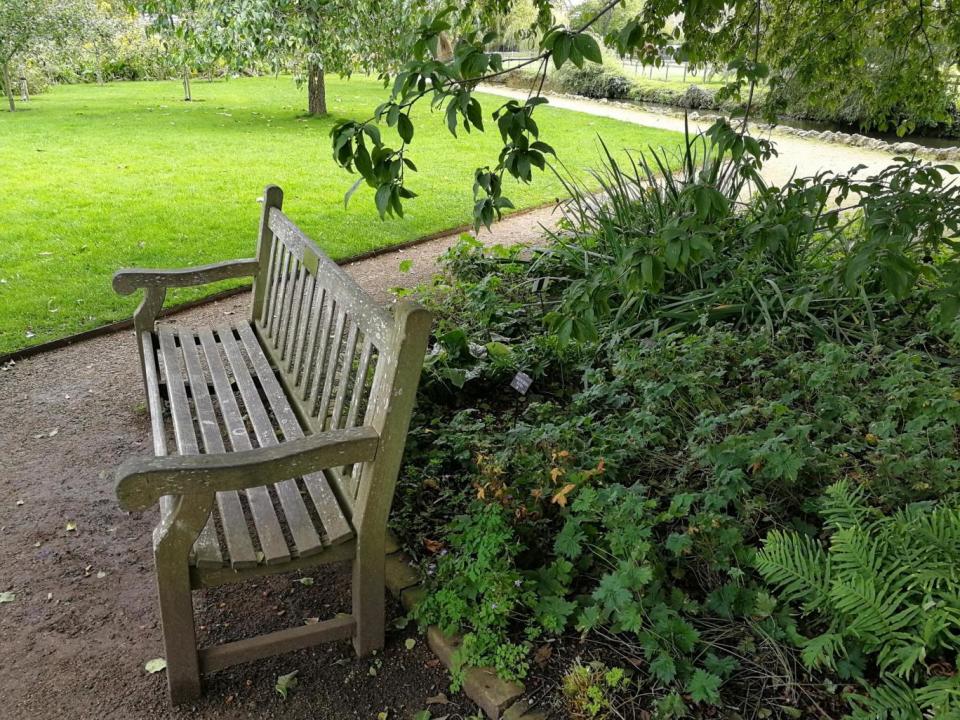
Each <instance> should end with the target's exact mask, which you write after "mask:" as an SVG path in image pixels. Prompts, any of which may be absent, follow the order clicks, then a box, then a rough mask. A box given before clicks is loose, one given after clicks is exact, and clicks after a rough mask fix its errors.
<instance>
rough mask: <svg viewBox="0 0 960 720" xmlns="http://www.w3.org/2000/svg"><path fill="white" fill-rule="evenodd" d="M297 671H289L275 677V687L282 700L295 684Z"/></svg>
mask: <svg viewBox="0 0 960 720" xmlns="http://www.w3.org/2000/svg"><path fill="white" fill-rule="evenodd" d="M297 672H298V671H297V670H294V671H293V672H291V673H287V674H286V675H280V676H279V677H277V684H276V689H277V692H278V693H280V697H282V698H283V699H284V700H286V699H287V693H288V692H289V691H290V690H291V689H292V688H295V687H296V686H297Z"/></svg>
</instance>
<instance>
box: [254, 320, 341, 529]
mask: <svg viewBox="0 0 960 720" xmlns="http://www.w3.org/2000/svg"><path fill="white" fill-rule="evenodd" d="M238 332H239V335H240V339H241V341H242V342H243V344H244V347H246V348H247V354H248V356H249V357H250V359H251V361H252V362H253V366H254V370H255V371H256V373H257V377H258V378H259V380H260V383H261V385H262V386H263V389H264V393H265V394H266V396H267V399H268V400H269V402H270V408H271V409H272V410H273V414H274V417H276V419H277V423H278V424H279V425H280V429H281V430H282V431H283V436H284V439H285V440H288V441H289V440H295V439H298V438H302V437H304V432H303V429H302V428H301V427H300V423H299V422H298V421H297V417H296V415H295V414H294V412H293V410H292V409H291V408H290V405H289V403H288V402H287V400H286V398H285V397H284V394H283V388H281V387H280V383H279V381H278V380H277V379H276V377H275V376H274V374H273V372H272V370H271V368H270V365H269V363H268V362H267V359H266V357H265V356H264V355H263V354H262V353H260V352H259V345H258V343H257V337H256V335H254V333H253V331H252V330H251V329H250V328H249V327H246V326H241V327H240V328H238ZM303 482H304V485H306V488H307V492H309V493H310V498H311V500H313V504H314V506H315V508H316V510H317V514H318V515H319V516H320V521H321V522H322V523H323V529H324V531H325V533H326V535H327V542H328V544H330V545H336V544H339V543H342V542H344V541H345V540H348V539H350V538H351V537H353V534H354V533H353V528H351V527H350V524H349V523H348V522H347V520H346V518H345V517H344V514H343V510H342V509H341V508H340V504H339V503H338V502H337V498H336V497H335V496H334V494H333V491H332V490H331V489H330V486H329V484H328V483H327V478H326V477H325V476H324V474H323V472H316V473H311V474H309V475H304V477H303ZM298 497H299V495H298ZM307 520H308V521H309V516H308V517H307ZM291 525H292V522H291ZM311 527H312V522H311ZM291 529H292V527H291Z"/></svg>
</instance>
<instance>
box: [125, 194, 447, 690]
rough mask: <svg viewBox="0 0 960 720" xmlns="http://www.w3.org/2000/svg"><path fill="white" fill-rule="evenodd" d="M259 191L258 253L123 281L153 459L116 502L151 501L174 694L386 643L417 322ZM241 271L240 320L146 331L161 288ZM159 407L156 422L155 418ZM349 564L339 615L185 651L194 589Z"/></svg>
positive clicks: (418, 352) (417, 354)
mask: <svg viewBox="0 0 960 720" xmlns="http://www.w3.org/2000/svg"><path fill="white" fill-rule="evenodd" d="M282 199H283V193H282V192H281V190H280V188H278V187H275V186H270V187H268V188H267V189H266V192H265V194H264V198H263V215H262V218H261V223H260V238H259V243H258V246H257V256H256V257H255V258H251V259H247V260H234V261H230V262H225V263H221V264H216V265H207V266H203V267H197V268H191V269H185V270H145V269H131V270H121V271H119V272H117V273H116V275H115V276H114V278H113V287H114V289H115V290H116V291H117V292H118V293H120V294H122V295H127V294H130V293H132V292H134V291H135V290H137V289H143V290H144V291H145V294H144V298H143V301H142V302H141V303H140V306H139V307H138V308H137V310H136V313H135V314H134V327H135V330H136V337H137V345H138V348H139V350H140V358H141V363H142V368H143V379H144V383H145V385H146V394H147V401H148V405H149V410H150V418H151V424H152V435H153V446H154V447H153V449H154V455H155V457H153V458H136V459H130V460H127V461H126V462H124V463H123V464H122V465H121V466H120V467H119V468H118V469H117V478H116V482H117V484H116V492H117V497H118V499H119V501H120V505H121V506H122V507H123V508H124V509H126V510H131V511H136V510H146V509H148V508H149V507H151V506H153V505H155V504H158V503H159V505H160V509H161V514H160V523H159V525H158V526H157V527H156V529H155V530H154V533H153V551H154V557H155V560H156V568H157V585H158V590H159V599H160V615H161V619H162V622H163V637H164V645H165V650H166V660H167V675H168V680H169V690H170V699H171V702H172V703H174V704H177V703H181V702H184V701H187V700H191V699H194V698H196V697H197V696H198V695H199V694H200V691H201V686H200V676H201V674H202V673H208V672H212V671H215V670H219V669H221V668H224V667H227V666H229V665H233V664H236V663H241V662H246V661H249V660H253V659H255V658H260V657H265V656H268V655H273V654H276V653H280V652H286V651H288V650H294V649H298V648H303V647H308V646H310V645H313V644H315V643H318V642H322V641H326V640H336V639H346V638H352V640H353V645H354V648H355V650H356V652H357V654H358V655H365V654H367V653H370V652H372V651H374V650H377V649H379V648H381V647H383V642H384V547H385V540H386V526H387V516H388V514H389V512H390V505H391V502H392V499H393V491H394V485H395V483H396V478H397V472H398V470H399V468H400V462H401V459H402V455H403V448H404V443H405V441H406V435H407V429H408V426H409V422H410V414H411V412H412V408H413V402H414V397H415V395H416V390H417V383H418V381H419V377H420V370H421V367H422V364H423V356H424V352H425V349H426V344H427V338H428V335H429V332H430V323H431V319H430V315H429V313H427V312H426V311H425V310H424V309H423V308H421V307H419V306H418V305H416V304H415V303H412V302H400V303H398V304H397V305H396V306H395V308H394V311H393V313H391V312H390V311H389V310H388V309H387V308H385V307H382V306H380V305H378V304H377V303H375V302H374V301H373V300H372V299H371V298H370V297H369V296H368V295H367V294H366V293H365V292H364V291H363V290H361V289H360V287H358V286H357V285H356V283H355V282H354V281H353V280H352V279H351V278H350V276H349V275H347V274H346V273H345V272H344V271H343V270H342V269H341V268H339V267H338V266H337V265H336V264H335V263H333V262H332V261H331V260H330V259H329V258H327V257H326V256H325V255H324V254H323V253H322V252H321V251H320V249H319V248H318V247H317V246H316V244H314V243H313V242H312V241H311V240H310V239H309V238H307V237H306V236H305V235H304V234H303V233H302V232H301V231H300V230H299V229H298V228H297V227H296V226H295V225H294V224H293V223H292V222H291V221H290V220H289V219H288V218H287V217H286V216H285V215H284V214H283V212H282V211H281V205H282ZM242 276H252V277H253V278H254V283H253V303H252V313H251V317H250V319H249V321H243V322H240V323H239V324H234V325H231V326H223V327H215V328H203V329H200V330H190V329H185V328H181V327H170V326H166V325H162V324H161V325H157V323H156V319H157V315H158V313H159V311H160V309H161V307H162V305H163V301H164V297H165V294H166V289H167V288H170V287H185V286H188V285H199V284H203V283H209V282H214V281H217V280H223V279H226V278H235V277H242ZM167 411H169V412H167ZM345 560H349V561H352V563H353V588H352V598H353V612H352V614H350V615H349V616H338V617H336V618H333V619H330V620H327V621H325V622H320V623H317V624H314V625H304V626H300V627H294V628H290V629H287V630H282V631H280V632H274V633H270V634H266V635H261V636H259V637H255V638H251V639H244V640H240V641H237V642H231V643H227V644H225V645H219V646H215V647H208V648H201V649H198V648H197V643H196V635H195V631H194V620H193V604H192V600H191V592H192V590H194V589H197V588H204V587H212V586H215V585H220V584H223V583H231V582H237V581H240V580H245V579H247V578H251V577H256V576H261V575H267V574H273V573H283V572H290V571H293V570H302V569H304V568H308V567H312V566H315V565H319V564H322V563H329V562H337V561H345Z"/></svg>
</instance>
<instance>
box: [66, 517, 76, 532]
mask: <svg viewBox="0 0 960 720" xmlns="http://www.w3.org/2000/svg"><path fill="white" fill-rule="evenodd" d="M76 530H77V521H76V520H67V532H76Z"/></svg>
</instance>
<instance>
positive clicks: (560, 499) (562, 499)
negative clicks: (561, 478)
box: [552, 483, 577, 507]
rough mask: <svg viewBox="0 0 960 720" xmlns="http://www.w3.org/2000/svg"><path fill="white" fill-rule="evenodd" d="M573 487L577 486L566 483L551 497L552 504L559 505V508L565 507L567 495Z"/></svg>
mask: <svg viewBox="0 0 960 720" xmlns="http://www.w3.org/2000/svg"><path fill="white" fill-rule="evenodd" d="M575 487H577V486H576V485H574V484H573V483H567V484H566V485H564V486H563V487H562V488H560V490H559V491H557V494H556V495H554V496H553V499H552V502H553V503H554V504H555V505H559V506H560V507H566V505H567V495H569V494H570V493H571V491H572V490H573V489H574V488H575Z"/></svg>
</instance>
